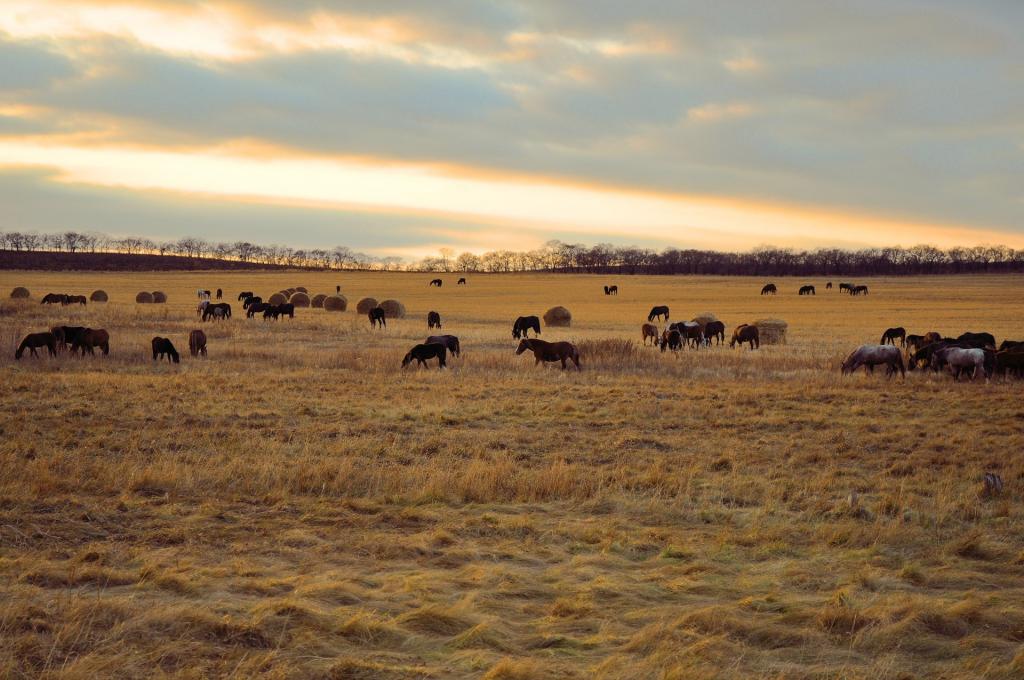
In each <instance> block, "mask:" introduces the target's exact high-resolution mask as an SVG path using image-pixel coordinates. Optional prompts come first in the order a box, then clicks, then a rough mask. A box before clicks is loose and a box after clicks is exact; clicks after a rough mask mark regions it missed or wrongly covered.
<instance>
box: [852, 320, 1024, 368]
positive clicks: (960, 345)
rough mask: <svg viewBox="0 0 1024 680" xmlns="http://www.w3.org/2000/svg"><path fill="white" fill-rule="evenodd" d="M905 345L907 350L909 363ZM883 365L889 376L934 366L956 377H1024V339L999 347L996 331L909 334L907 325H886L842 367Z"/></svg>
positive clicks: (1004, 343)
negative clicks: (877, 338)
mask: <svg viewBox="0 0 1024 680" xmlns="http://www.w3.org/2000/svg"><path fill="white" fill-rule="evenodd" d="M897 341H899V347H897V345H896V343H897ZM901 347H902V348H903V349H905V351H906V364H905V365H904V357H903V351H901V349H900V348H901ZM879 365H884V366H885V367H886V375H887V376H893V375H895V374H896V373H897V372H898V373H899V374H900V375H901V376H905V375H906V372H907V371H908V370H909V371H914V370H917V369H928V368H931V369H932V371H934V372H939V371H942V370H948V371H949V372H950V373H951V374H952V375H953V379H954V380H959V379H960V377H961V376H962V375H964V374H965V373H968V372H969V373H970V374H971V380H975V379H977V378H978V377H980V376H983V377H985V378H991V377H992V376H994V375H997V374H1002V375H1003V376H1004V377H1007V376H1010V375H1013V376H1016V377H1024V340H1003V342H1002V343H1001V344H1000V345H999V347H998V348H997V347H996V339H995V336H994V335H993V334H992V333H987V332H973V331H968V332H966V333H961V334H960V335H959V336H957V337H955V338H953V337H943V336H942V334H941V333H938V332H935V331H931V332H928V333H925V334H923V335H908V334H907V331H906V329H905V328H903V327H901V326H897V327H895V328H888V329H886V330H885V331H884V332H883V333H882V337H881V340H880V341H879V344H877V345H862V346H860V347H858V348H857V349H856V350H854V351H853V352H852V353H851V354H850V355H849V356H848V357H847V358H846V359H845V360H844V361H843V363H842V366H841V370H842V372H843V374H844V375H845V374H847V373H853V372H854V371H856V370H857V369H858V368H860V367H862V366H863V367H865V370H866V371H870V372H873V371H874V367H875V366H879Z"/></svg>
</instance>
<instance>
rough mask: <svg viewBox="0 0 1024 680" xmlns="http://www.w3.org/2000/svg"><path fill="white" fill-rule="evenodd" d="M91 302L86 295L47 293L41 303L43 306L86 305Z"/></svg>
mask: <svg viewBox="0 0 1024 680" xmlns="http://www.w3.org/2000/svg"><path fill="white" fill-rule="evenodd" d="M88 302H89V300H88V298H86V297H85V296H84V295H68V294H66V293H47V294H46V295H44V296H43V299H42V300H40V301H39V304H41V305H58V304H59V305H85V304H87V303H88Z"/></svg>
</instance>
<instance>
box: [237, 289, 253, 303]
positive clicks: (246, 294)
mask: <svg viewBox="0 0 1024 680" xmlns="http://www.w3.org/2000/svg"><path fill="white" fill-rule="evenodd" d="M252 295H253V293H252V291H251V290H247V291H243V292H241V293H239V294H238V301H239V302H241V301H242V300H244V299H245V298H251V297H252Z"/></svg>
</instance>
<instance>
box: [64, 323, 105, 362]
mask: <svg viewBox="0 0 1024 680" xmlns="http://www.w3.org/2000/svg"><path fill="white" fill-rule="evenodd" d="M94 347H99V348H100V350H102V352H103V354H110V334H109V333H107V331H105V330H104V329H102V328H83V329H82V330H81V331H80V332H79V333H77V334H76V335H75V337H74V340H73V341H72V343H71V353H72V354H74V353H75V351H76V350H81V351H82V356H83V357H84V356H85V353H86V352H88V353H89V354H95V353H96V352H94V351H93V348H94Z"/></svg>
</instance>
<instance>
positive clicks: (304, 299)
mask: <svg viewBox="0 0 1024 680" xmlns="http://www.w3.org/2000/svg"><path fill="white" fill-rule="evenodd" d="M288 302H290V303H292V304H293V305H295V306H296V307H309V296H308V295H306V294H305V293H300V292H298V291H295V292H294V293H292V296H291V297H290V298H288Z"/></svg>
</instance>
